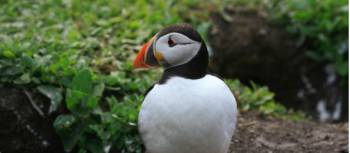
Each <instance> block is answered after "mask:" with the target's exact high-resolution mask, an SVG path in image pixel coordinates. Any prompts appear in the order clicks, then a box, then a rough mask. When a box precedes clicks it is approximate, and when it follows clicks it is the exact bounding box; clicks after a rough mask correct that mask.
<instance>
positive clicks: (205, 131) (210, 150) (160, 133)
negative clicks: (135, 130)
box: [139, 75, 237, 153]
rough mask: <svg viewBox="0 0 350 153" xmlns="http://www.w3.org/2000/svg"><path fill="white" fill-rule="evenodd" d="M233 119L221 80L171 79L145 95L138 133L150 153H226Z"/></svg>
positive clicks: (231, 105) (231, 104)
mask: <svg viewBox="0 0 350 153" xmlns="http://www.w3.org/2000/svg"><path fill="white" fill-rule="evenodd" d="M236 117H237V106H236V101H235V98H234V96H233V94H232V93H231V91H230V89H229V88H228V87H227V86H226V85H225V83H224V82H223V81H222V80H220V79H218V78H216V77H214V76H212V75H206V76H205V77H203V78H201V79H196V80H191V79H184V78H180V77H172V78H171V79H169V80H168V81H167V82H166V83H165V84H162V85H158V84H157V85H155V86H154V87H153V89H152V90H151V91H150V92H149V93H148V94H147V95H146V97H145V100H144V102H143V104H142V107H141V111H140V114H139V130H140V134H141V137H142V139H143V141H144V143H145V146H146V149H147V152H149V153H227V151H228V148H229V145H230V142H231V137H232V135H233V131H234V129H235V125H236Z"/></svg>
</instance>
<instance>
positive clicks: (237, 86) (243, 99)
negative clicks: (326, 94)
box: [225, 80, 306, 120]
mask: <svg viewBox="0 0 350 153" xmlns="http://www.w3.org/2000/svg"><path fill="white" fill-rule="evenodd" d="M225 82H226V83H227V84H228V86H229V87H230V89H231V90H232V92H233V93H234V95H235V96H236V100H237V102H238V107H239V108H240V110H241V111H251V110H257V111H258V112H260V113H261V114H262V115H265V116H274V117H280V118H286V119H292V120H303V119H306V117H305V115H304V114H302V113H300V112H294V111H292V110H288V109H286V108H285V107H284V106H283V105H282V104H280V103H278V102H277V101H275V99H274V96H275V95H274V93H273V92H271V91H269V89H268V88H267V87H266V86H258V85H256V84H255V83H254V82H251V87H248V86H245V85H243V84H242V83H240V81H239V80H225Z"/></svg>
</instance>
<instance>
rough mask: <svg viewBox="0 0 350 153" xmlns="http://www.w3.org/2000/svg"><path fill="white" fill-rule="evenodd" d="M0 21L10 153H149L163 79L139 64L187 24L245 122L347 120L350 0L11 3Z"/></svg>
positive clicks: (2, 139) (0, 146)
mask: <svg viewBox="0 0 350 153" xmlns="http://www.w3.org/2000/svg"><path fill="white" fill-rule="evenodd" d="M0 14H1V15H0V125H1V127H0V152H3V153H7V152H10V153H12V152H23V153H27V152H28V153H31V152H33V153H34V152H52V153H54V152H79V153H84V152H92V153H100V152H101V153H102V152H105V153H108V152H141V150H142V143H141V140H140V138H139V136H138V132H137V116H138V109H139V106H140V104H141V102H142V100H143V94H144V93H145V92H146V90H147V89H148V88H149V87H150V86H151V85H152V84H154V83H156V81H157V80H158V78H159V77H160V75H161V70H160V69H154V70H150V71H135V70H133V69H132V62H133V59H134V58H135V55H136V52H137V51H138V50H139V49H140V48H141V44H143V43H144V42H146V41H147V40H148V39H149V38H150V37H151V36H153V35H154V34H155V33H156V32H158V30H160V29H161V28H162V27H164V26H167V25H170V24H174V23H181V22H186V23H190V24H192V25H193V26H194V27H195V28H196V29H197V30H198V31H199V32H200V33H201V35H202V37H203V38H204V40H205V41H206V44H207V46H208V48H209V51H210V56H211V62H210V68H209V72H210V73H215V74H217V75H219V76H221V77H222V78H223V79H224V80H225V81H226V83H227V84H228V85H229V86H230V88H231V89H232V91H233V93H234V94H235V95H236V99H237V101H238V105H239V108H240V111H241V113H242V114H245V113H244V112H255V113H254V114H257V116H259V117H262V118H264V119H266V118H269V119H274V118H277V119H279V120H288V121H293V122H296V123H298V122H312V123H315V122H319V123H315V124H317V125H320V126H322V125H323V124H325V125H328V124H330V123H341V124H343V123H344V124H346V123H345V122H348V102H349V99H348V45H349V44H348V42H349V40H348V1H347V0H284V1H279V0H222V1H220V0H208V1H200V0H177V1H175V0H165V1H163V0H150V1H146V0H130V1H123V0H99V1H97V0H96V1H93V0H87V1H79V0H46V1H44V0H26V1H18V0H0ZM242 116H244V115H242ZM346 127H347V125H346ZM346 131H347V130H346ZM346 141H347V140H346ZM346 144H347V143H346Z"/></svg>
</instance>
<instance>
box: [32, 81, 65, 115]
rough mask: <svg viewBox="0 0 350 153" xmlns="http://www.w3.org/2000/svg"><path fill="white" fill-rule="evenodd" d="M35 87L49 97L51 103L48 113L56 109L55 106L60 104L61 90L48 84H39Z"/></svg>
mask: <svg viewBox="0 0 350 153" xmlns="http://www.w3.org/2000/svg"><path fill="white" fill-rule="evenodd" d="M37 89H38V90H39V91H40V93H42V94H43V95H45V96H46V97H47V98H49V99H50V102H51V105H50V109H49V114H50V113H52V112H54V111H56V110H57V108H58V107H59V106H60V105H61V101H62V98H63V97H62V90H61V89H60V88H57V87H54V86H49V85H41V86H38V87H37Z"/></svg>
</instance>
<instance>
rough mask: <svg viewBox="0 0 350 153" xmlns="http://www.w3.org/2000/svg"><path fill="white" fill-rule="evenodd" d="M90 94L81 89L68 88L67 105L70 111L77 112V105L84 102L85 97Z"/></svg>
mask: <svg viewBox="0 0 350 153" xmlns="http://www.w3.org/2000/svg"><path fill="white" fill-rule="evenodd" d="M86 96H88V94H86V93H84V92H81V91H79V90H72V89H67V97H66V105H67V108H68V109H69V110H70V111H73V112H77V111H78V110H76V108H77V106H78V105H79V104H80V103H81V102H82V100H83V98H84V97H86Z"/></svg>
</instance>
